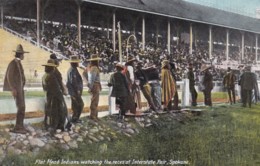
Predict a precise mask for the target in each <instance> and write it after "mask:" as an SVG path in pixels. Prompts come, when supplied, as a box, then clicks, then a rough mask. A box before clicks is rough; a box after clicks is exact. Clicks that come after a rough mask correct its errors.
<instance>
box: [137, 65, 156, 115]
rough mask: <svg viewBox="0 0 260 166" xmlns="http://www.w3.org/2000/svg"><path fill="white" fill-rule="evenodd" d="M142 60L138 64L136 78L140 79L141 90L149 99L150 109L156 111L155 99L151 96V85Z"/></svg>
mask: <svg viewBox="0 0 260 166" xmlns="http://www.w3.org/2000/svg"><path fill="white" fill-rule="evenodd" d="M142 65H143V63H142V62H138V63H137V66H136V71H135V76H136V79H137V80H139V82H140V85H139V86H140V88H141V91H142V93H143V95H144V97H145V99H146V100H147V102H148V104H149V106H150V109H152V110H153V111H156V107H155V105H154V102H153V99H152V97H151V86H150V85H149V84H148V79H147V75H146V72H145V70H143V69H142Z"/></svg>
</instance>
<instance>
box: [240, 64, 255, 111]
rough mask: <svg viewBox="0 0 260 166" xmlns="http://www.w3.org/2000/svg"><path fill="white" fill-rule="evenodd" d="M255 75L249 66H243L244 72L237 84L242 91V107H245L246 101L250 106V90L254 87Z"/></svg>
mask: <svg viewBox="0 0 260 166" xmlns="http://www.w3.org/2000/svg"><path fill="white" fill-rule="evenodd" d="M255 82H256V76H255V74H254V73H252V72H251V66H247V67H245V72H244V73H243V74H242V75H241V76H240V80H239V85H240V86H241V91H242V94H243V95H242V103H243V105H242V107H246V105H247V103H248V106H249V108H251V103H252V90H253V89H254V88H255Z"/></svg>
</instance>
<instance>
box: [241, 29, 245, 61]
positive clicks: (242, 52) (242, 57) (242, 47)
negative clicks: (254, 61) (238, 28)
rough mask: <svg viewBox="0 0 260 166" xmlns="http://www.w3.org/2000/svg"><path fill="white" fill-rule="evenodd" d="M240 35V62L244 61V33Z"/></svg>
mask: <svg viewBox="0 0 260 166" xmlns="http://www.w3.org/2000/svg"><path fill="white" fill-rule="evenodd" d="M241 33H242V41H241V60H244V57H245V33H244V32H241Z"/></svg>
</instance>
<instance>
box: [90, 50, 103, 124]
mask: <svg viewBox="0 0 260 166" xmlns="http://www.w3.org/2000/svg"><path fill="white" fill-rule="evenodd" d="M99 60H101V58H99V57H98V55H97V54H92V55H91V58H90V59H88V60H87V61H89V62H90V66H89V70H88V79H87V80H88V88H89V92H90V93H91V95H92V97H91V103H90V119H92V120H94V121H98V120H99V119H98V110H97V108H98V103H99V93H100V91H101V83H100V69H99Z"/></svg>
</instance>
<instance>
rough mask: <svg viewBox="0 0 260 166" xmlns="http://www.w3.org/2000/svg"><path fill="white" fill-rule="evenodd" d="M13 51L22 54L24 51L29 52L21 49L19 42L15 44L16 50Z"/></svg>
mask: <svg viewBox="0 0 260 166" xmlns="http://www.w3.org/2000/svg"><path fill="white" fill-rule="evenodd" d="M14 52H16V53H22V54H24V53H29V52H28V51H24V50H23V46H22V45H21V44H18V45H17V47H16V50H14Z"/></svg>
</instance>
